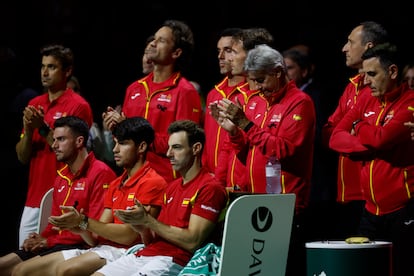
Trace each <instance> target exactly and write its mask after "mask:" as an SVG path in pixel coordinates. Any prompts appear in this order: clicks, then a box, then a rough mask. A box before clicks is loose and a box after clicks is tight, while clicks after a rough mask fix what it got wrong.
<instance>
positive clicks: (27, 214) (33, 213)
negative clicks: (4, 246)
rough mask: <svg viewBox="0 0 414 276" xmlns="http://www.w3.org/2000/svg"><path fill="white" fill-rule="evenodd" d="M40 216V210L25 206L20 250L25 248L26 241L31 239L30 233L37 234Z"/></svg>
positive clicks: (21, 223) (20, 231)
mask: <svg viewBox="0 0 414 276" xmlns="http://www.w3.org/2000/svg"><path fill="white" fill-rule="evenodd" d="M39 214H40V208H38V207H37V208H33V207H27V206H24V209H23V214H22V218H21V219H20V229H19V248H20V247H22V246H23V242H24V240H25V239H27V238H28V237H29V234H30V233H32V232H37V222H38V221H39ZM39 234H40V233H39Z"/></svg>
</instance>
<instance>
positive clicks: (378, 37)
mask: <svg viewBox="0 0 414 276" xmlns="http://www.w3.org/2000/svg"><path fill="white" fill-rule="evenodd" d="M361 26H362V36H361V44H362V45H365V44H367V43H368V42H371V43H373V44H374V45H377V44H382V43H385V42H387V41H388V40H389V35H388V32H387V30H386V29H385V28H384V27H383V26H382V25H381V24H380V23H378V22H375V21H364V22H362V23H361Z"/></svg>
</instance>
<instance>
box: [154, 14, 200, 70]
mask: <svg viewBox="0 0 414 276" xmlns="http://www.w3.org/2000/svg"><path fill="white" fill-rule="evenodd" d="M161 27H168V28H170V29H171V30H172V33H173V36H174V49H178V48H180V49H181V50H182V53H181V55H180V57H179V58H178V59H177V61H176V64H175V68H176V69H177V70H179V71H181V70H184V69H186V66H187V65H189V63H190V61H191V57H192V54H193V51H194V35H193V31H192V30H191V28H190V27H189V26H188V25H187V24H186V23H184V22H183V21H179V20H166V21H164V23H163V24H162V26H161Z"/></svg>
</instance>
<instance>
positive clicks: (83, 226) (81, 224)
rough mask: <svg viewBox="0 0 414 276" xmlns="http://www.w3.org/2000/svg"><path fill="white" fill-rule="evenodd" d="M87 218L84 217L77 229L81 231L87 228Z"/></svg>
mask: <svg viewBox="0 0 414 276" xmlns="http://www.w3.org/2000/svg"><path fill="white" fill-rule="evenodd" d="M88 219H89V218H88V217H87V216H86V215H84V217H83V219H82V221H81V222H80V223H79V228H80V229H82V230H86V229H87V228H88Z"/></svg>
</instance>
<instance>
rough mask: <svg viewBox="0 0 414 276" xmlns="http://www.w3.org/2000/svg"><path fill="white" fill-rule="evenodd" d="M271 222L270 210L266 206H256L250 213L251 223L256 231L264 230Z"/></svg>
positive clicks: (267, 228)
mask: <svg viewBox="0 0 414 276" xmlns="http://www.w3.org/2000/svg"><path fill="white" fill-rule="evenodd" d="M272 224H273V215H272V212H270V210H269V209H268V208H266V207H258V208H256V210H254V211H253V213H252V225H253V228H254V229H255V230H256V231H257V232H266V231H267V230H269V228H270V227H271V226H272Z"/></svg>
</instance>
